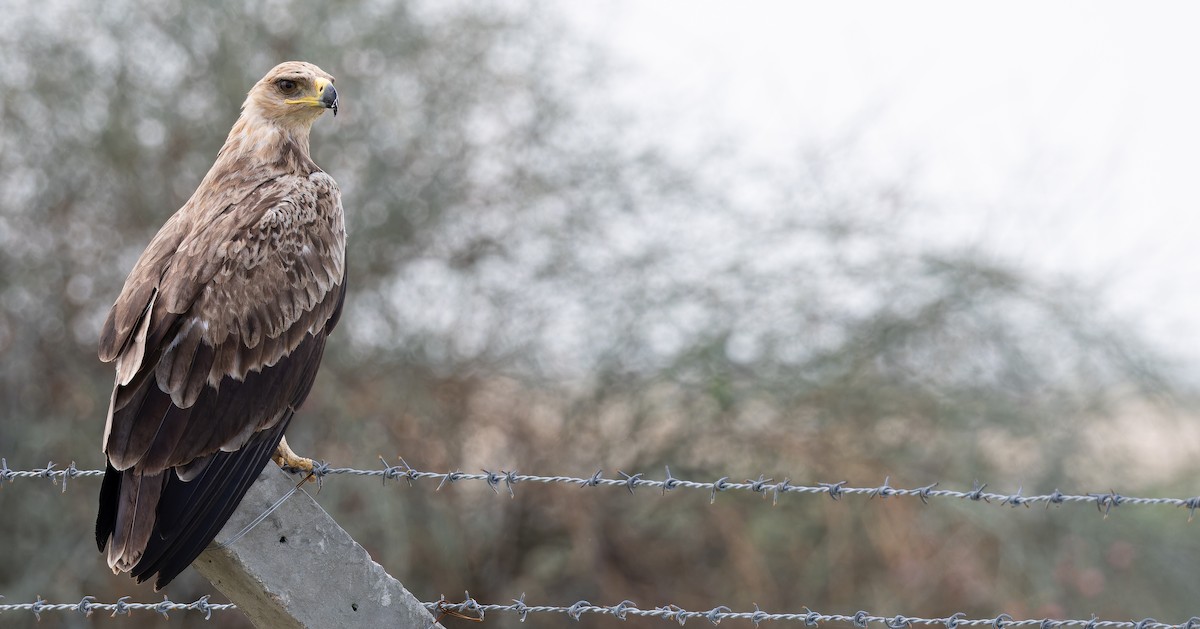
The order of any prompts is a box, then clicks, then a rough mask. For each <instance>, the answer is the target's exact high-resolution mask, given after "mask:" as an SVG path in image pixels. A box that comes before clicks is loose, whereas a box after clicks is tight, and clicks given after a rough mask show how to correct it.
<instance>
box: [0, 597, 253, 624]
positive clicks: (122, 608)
mask: <svg viewBox="0 0 1200 629" xmlns="http://www.w3.org/2000/svg"><path fill="white" fill-rule="evenodd" d="M3 598H4V597H3V596H0V599H3ZM130 598H132V597H130V596H122V597H121V598H119V599H117V602H115V603H97V602H96V597H94V596H85V597H83V598H82V599H80V600H79V602H78V603H50V602H47V601H45V600H43V599H42V597H40V596H39V597H37V600H36V601H34V602H32V603H14V604H8V605H5V604H0V613H3V612H10V611H28V612H33V615H34V616H35V617H37V619H38V620H41V619H42V614H43V613H45V612H69V611H75V612H79V613H81V614H83V615H84V616H91V615H92V614H93V613H95V612H98V611H104V612H112V614H111V615H112V616H117V615H120V614H128V613H130V612H133V611H152V612H155V613H158V614H162V615H163V617H164V618H170V616H169V615H167V612H175V611H198V612H201V613H203V614H204V619H205V620H208V619H210V618H212V613H213V612H219V611H226V610H231V609H237V605H234V604H233V603H209V602H208V595H205V596H201V597H200V598H199V600H196V601H193V602H191V603H176V602H174V601H172V600H171V599H169V598H167V597H166V596H163V600H162V602H161V603H130V602H129V599H130Z"/></svg>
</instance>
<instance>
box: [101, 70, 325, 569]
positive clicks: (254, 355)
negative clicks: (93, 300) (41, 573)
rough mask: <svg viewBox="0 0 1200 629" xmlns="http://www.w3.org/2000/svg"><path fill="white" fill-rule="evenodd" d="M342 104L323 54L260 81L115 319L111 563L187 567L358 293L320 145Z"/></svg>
mask: <svg viewBox="0 0 1200 629" xmlns="http://www.w3.org/2000/svg"><path fill="white" fill-rule="evenodd" d="M330 108H331V109H333V111H334V114H336V113H337V92H336V91H335V90H334V88H333V77H331V76H330V75H328V74H326V73H325V72H324V71H322V70H321V69H320V68H318V67H316V66H314V65H312V64H308V63H302V62H294V61H293V62H287V63H283V64H280V65H278V66H276V67H275V68H274V69H272V70H271V71H270V72H269V73H267V75H266V76H265V77H263V79H262V80H261V81H259V82H258V83H256V84H255V85H254V87H253V88H252V89H251V90H250V94H249V96H248V97H247V98H246V102H245V103H244V104H243V105H242V114H241V117H240V118H238V121H237V123H236V124H234V126H233V130H231V131H230V132H229V138H228V139H227V140H226V141H225V145H224V146H223V147H222V148H221V151H220V153H218V155H217V161H216V163H215V164H214V165H213V167H212V169H211V170H209V172H208V175H207V176H205V178H204V180H203V181H202V182H201V183H200V187H199V188H197V189H196V192H195V193H194V194H193V195H192V197H191V198H190V199H188V201H187V203H185V204H184V205H183V207H182V208H180V209H179V211H178V212H176V213H175V215H174V216H172V217H171V218H170V219H169V220H167V222H166V224H164V225H163V227H162V229H160V230H159V232H158V234H157V235H155V236H154V239H153V240H151V241H150V244H149V246H147V247H146V251H145V252H144V253H142V256H141V258H139V259H138V261H137V263H136V264H135V265H134V267H133V270H132V271H131V272H130V273H129V278H128V279H127V280H126V281H125V287H124V288H123V289H122V290H121V295H120V296H119V297H118V298H117V301H116V303H115V304H114V305H113V308H112V311H111V312H110V313H109V315H108V320H107V321H105V322H104V328H103V330H102V332H101V334H100V359H101V360H103V361H105V362H114V361H115V363H116V372H117V377H116V384H115V385H114V387H113V393H112V400H111V402H110V405H109V411H108V420H107V423H106V425H105V428H104V443H103V448H104V453H105V455H107V457H108V467H107V472H106V473H105V476H104V483H103V485H102V487H101V490H100V510H99V514H98V516H97V518H96V543H97V545H98V546H99V548H100V550H101V551H104V550H105V548H106V547H107V549H108V564H109V567H111V568H112V569H113V572H122V571H129V572H132V573H133V576H135V577H137V579H138V581H145V580H147V579H149V578H150V577H152V576H154V575H155V574H157V575H158V578H157V579H156V580H155V588H156V589H157V588H161V587H163V586H165V585H166V584H167V583H168V582H170V581H171V579H173V578H175V576H176V575H178V574H179V573H180V572H181V571H182V570H183V569H184V568H186V567H187V566H188V565H189V564H190V563H191V562H192V560H193V559H195V558H196V556H197V555H198V554H199V553H200V551H202V550H203V549H204V547H205V546H207V545H208V543H209V542H210V541H212V539H213V538H214V537H215V536H216V534H217V532H219V531H220V530H221V527H222V526H223V525H224V524H225V522H226V521H227V520H228V519H229V517H230V516H231V515H232V513H233V510H234V509H235V508H236V507H237V505H238V503H239V502H240V501H241V499H242V497H243V496H244V495H245V493H246V491H247V490H248V489H249V487H250V485H251V483H253V481H254V479H255V478H257V477H258V474H259V472H261V471H262V468H263V467H264V466H265V465H266V463H267V461H268V459H270V458H271V455H272V453H274V452H275V451H276V448H277V447H279V444H280V440H281V439H282V438H283V433H284V430H286V429H287V425H288V423H289V422H290V421H291V418H292V414H293V413H294V412H295V410H296V408H298V407H299V406H300V404H301V403H302V402H303V401H304V398H305V397H306V396H307V395H308V391H309V389H310V388H311V387H312V383H313V380H314V378H315V377H316V372H317V366H318V364H319V363H320V361H321V355H322V353H323V351H324V349H325V338H326V336H327V335H328V334H329V333H330V332H331V331H332V330H333V327H334V325H335V324H336V323H337V320H338V316H339V315H340V313H341V309H342V303H343V301H344V299H345V294H346V273H345V252H346V229H345V221H344V218H343V215H342V203H341V195H340V192H339V190H338V187H337V184H336V183H334V181H333V179H332V178H331V177H330V176H329V175H327V174H325V173H324V172H323V171H322V170H321V169H320V168H318V167H317V165H316V164H315V163H313V161H312V159H311V158H310V157H309V150H308V136H309V129H310V128H311V126H312V124H313V122H314V121H315V120H316V119H317V118H318V117H320V115H321V114H322V113H323V112H324V110H325V109H330ZM283 447H286V443H285V445H284V446H283ZM288 452H289V453H290V451H288Z"/></svg>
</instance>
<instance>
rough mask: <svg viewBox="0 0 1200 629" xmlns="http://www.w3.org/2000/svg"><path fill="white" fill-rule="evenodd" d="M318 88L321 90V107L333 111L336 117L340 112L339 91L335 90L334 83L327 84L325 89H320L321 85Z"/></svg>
mask: <svg viewBox="0 0 1200 629" xmlns="http://www.w3.org/2000/svg"><path fill="white" fill-rule="evenodd" d="M318 87H319V89H320V90H321V100H320V102H321V106H323V107H324V108H325V109H332V110H333V115H335V116H336V115H337V110H338V94H337V90H336V89H334V88H333V83H325V86H324V87H320V83H318Z"/></svg>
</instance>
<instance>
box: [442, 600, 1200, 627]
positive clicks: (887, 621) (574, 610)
mask: <svg viewBox="0 0 1200 629" xmlns="http://www.w3.org/2000/svg"><path fill="white" fill-rule="evenodd" d="M424 605H425V607H426V608H427V609H429V610H430V612H445V611H447V610H449V611H453V612H457V613H459V614H464V615H471V616H473V617H475V618H478V619H479V620H482V619H484V618H485V617H486V615H487V614H488V613H494V612H501V613H514V614H517V615H519V616H520V620H521V622H525V619H526V617H527V616H528V615H529V614H539V613H550V614H564V615H566V616H567V617H569V618H571V619H572V620H576V621H578V620H579V619H580V617H581V616H583V615H584V614H597V615H602V616H613V617H614V618H617V619H618V620H625V619H626V617H628V616H642V617H646V618H662V619H664V620H674V621H677V622H678V623H679V624H680V625H683V624H684V623H686V622H687V621H688V620H692V619H703V620H707V621H709V622H710V623H712V624H714V625H717V624H720V623H721V621H723V620H749V621H750V622H752V623H754V626H756V627H757V626H758V625H759V623H762V622H763V621H767V620H774V621H792V622H797V621H798V622H803V623H804V624H805V625H806V626H808V627H816V626H819V625H822V624H829V623H847V624H852V625H854V626H855V627H858V628H860V629H865V628H866V627H867V626H868V625H870V624H879V625H883V626H885V627H887V628H888V629H912V627H913V626H914V625H934V626H942V627H945V628H946V629H959V628H961V627H985V626H989V625H990V626H991V627H992V628H993V629H1016V628H1018V627H1038V628H1039V629H1060V628H1064V627H1081V628H1083V629H1200V616H1193V617H1191V618H1189V619H1187V620H1185V621H1183V622H1180V623H1176V624H1170V623H1162V622H1158V621H1157V620H1155V619H1153V618H1146V619H1143V620H1140V621H1133V620H1129V621H1120V620H1100V619H1099V618H1097V617H1096V616H1094V615H1093V616H1092V617H1091V618H1089V619H1087V620H1080V619H1074V620H1072V619H1066V620H1062V619H1053V618H1029V619H1024V620H1016V619H1014V618H1013V617H1012V616H1010V615H1008V614H1000V615H999V616H996V617H995V618H968V617H967V615H966V614H964V613H962V612H958V613H955V614H952V615H950V616H946V617H944V618H921V617H918V616H904V615H895V616H880V615H877V614H872V613H870V612H867V611H858V612H856V613H854V614H823V613H820V612H816V611H813V610H811V609H809V608H807V607H805V608H804V611H803V612H785V613H771V612H765V611H763V610H761V609H759V607H758V605H755V606H754V611H739V612H735V611H733V610H732V609H730V608H729V607H728V606H725V605H718V606H717V607H714V608H712V609H710V610H703V611H689V610H687V609H684V608H682V607H679V606H678V605H673V604H667V605H663V606H660V607H654V608H652V609H642V608H640V607H638V606H637V604H636V603H634V602H633V601H628V600H625V601H621V602H620V603H617V604H616V605H593V604H592V603H590V602H588V601H583V600H581V601H578V602H576V603H574V604H572V605H570V606H558V605H528V604H526V603H525V595H524V594H522V595H521V596H520V598H515V599H513V600H512V603H510V604H507V605H499V604H494V603H493V604H487V603H479V602H478V601H476V600H475V599H473V598H471V594H470V592H467V593H465V598H464V600H462V601H461V602H458V603H451V602H449V601H447V600H446V598H445V596H444V595H443V596H442V598H441V599H439V600H437V601H433V602H428V603H424Z"/></svg>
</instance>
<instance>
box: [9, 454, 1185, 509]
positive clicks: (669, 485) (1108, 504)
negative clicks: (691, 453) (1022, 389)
mask: <svg viewBox="0 0 1200 629" xmlns="http://www.w3.org/2000/svg"><path fill="white" fill-rule="evenodd" d="M380 461H381V462H382V464H383V467H382V468H379V469H356V468H352V467H332V466H330V465H329V464H328V463H324V462H318V464H317V466H316V468H315V469H314V470H313V473H314V474H315V475H316V476H317V477H318V478H319V479H323V478H325V477H327V476H339V475H345V476H368V477H380V478H381V479H382V480H383V481H387V480H389V479H392V480H399V479H403V480H407V481H408V482H409V483H410V484H412V483H413V482H414V481H419V480H434V481H437V482H438V486H437V489H438V490H440V489H442V488H443V487H445V486H447V485H452V484H455V483H459V482H463V481H469V482H480V481H482V482H485V483H487V484H488V486H489V487H491V488H492V491H495V492H496V493H499V492H500V487H501V486H503V487H504V489H505V491H507V492H508V495H509V496H510V497H512V496H515V495H516V494H515V489H514V487H515V486H516V485H517V484H519V483H542V484H566V485H575V486H579V487H617V488H622V487H623V488H625V489H626V490H628V491H629V493H631V494H632V493H634V490H635V489H638V488H645V489H657V490H660V491H661V492H662V493H663V494H666V493H667V492H668V491H672V490H675V489H691V490H699V491H704V492H707V493H708V494H709V502H710V503H711V502H713V501H715V500H716V499H717V494H718V493H721V492H728V491H734V492H752V493H757V494H760V495H762V496H763V497H764V498H765V497H766V496H768V495H769V496H771V500H772V504H776V503H778V502H779V497H780V496H781V495H787V494H799V495H826V496H828V497H829V498H832V499H833V500H840V499H841V498H843V497H845V496H866V497H868V498H875V497H879V498H892V497H903V498H918V499H920V500H921V502H924V503H928V502H929V500H930V499H934V498H955V499H959V500H969V501H972V502H987V503H991V504H997V505H1007V506H1011V507H1020V506H1024V507H1030V506H1033V505H1038V504H1044V505H1046V506H1049V505H1060V504H1064V503H1085V504H1093V505H1095V506H1096V508H1097V509H1098V510H1099V511H1100V513H1102V514H1104V516H1105V517H1107V516H1108V515H1109V514H1110V513H1111V512H1112V510H1113V509H1114V508H1116V507H1122V506H1168V507H1176V508H1183V509H1187V511H1188V521H1189V522H1190V521H1191V520H1192V519H1194V518H1195V515H1196V510H1197V509H1200V496H1194V497H1191V498H1172V497H1160V498H1149V497H1140V496H1127V495H1123V494H1119V493H1117V492H1115V491H1111V490H1110V491H1107V492H1100V493H1087V494H1067V493H1063V492H1061V491H1059V490H1058V489H1055V490H1054V491H1052V492H1050V493H1048V494H1037V495H1028V496H1026V495H1024V494H1023V491H1022V488H1020V487H1018V488H1017V491H1016V492H1015V493H1011V494H1004V493H997V492H991V491H985V489H986V488H987V483H982V484H981V483H979V482H978V481H976V482H974V483H973V485H972V488H971V491H958V490H953V489H938V488H937V487H938V485H939V483H932V484H929V485H924V486H921V487H911V488H902V487H893V486H892V485H891V483H890V479H889V478H885V479H884V480H883V484H881V485H878V486H875V487H851V486H848V485H847V483H846V481H840V482H836V483H822V482H818V483H817V484H815V485H794V484H792V482H791V480H790V479H788V478H784V479H783V480H781V481H778V482H776V481H775V480H774V479H772V478H767V477H765V476H763V475H759V477H758V478H757V479H746V480H745V482H737V481H732V480H730V477H729V476H722V477H720V478H718V479H717V480H715V481H711V482H708V481H695V480H687V479H682V478H675V477H674V476H672V475H671V468H670V467H667V468H666V477H665V478H664V479H663V480H654V479H650V478H643V476H644V475H643V474H642V473H640V472H639V473H636V474H627V473H625V472H618V474H620V475H621V478H605V477H604V471H603V470H600V471H597V472H596V473H595V474H592V475H591V476H589V477H580V476H568V475H561V474H560V475H554V476H539V475H536V474H519V473H517V472H516V471H506V470H501V471H499V472H493V471H490V470H481V472H480V473H468V472H463V471H460V470H455V471H450V472H432V471H425V470H418V469H416V468H413V467H411V466H410V465H408V463H406V462H404V460H403V459H400V464H399V465H390V464H388V462H387V461H385V460H383V458H382V457H380ZM55 468H56V465H55V463H53V462H50V463H47V464H46V466H45V467H43V468H35V469H30V470H14V469H10V468H9V467H8V461H7V460H6V459H3V458H0V481H8V482H10V483H11V482H13V481H15V480H17V479H31V478H41V479H48V480H50V481H51V482H52V483H54V484H55V485H59V484H61V486H62V491H64V492H65V491H66V490H67V481H68V480H70V479H75V478H86V477H94V476H102V475H103V474H104V470H81V469H78V468H76V467H75V463H74V462H72V463H71V464H70V465H68V466H67V467H66V468H64V469H55ZM60 481H61V483H60Z"/></svg>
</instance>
